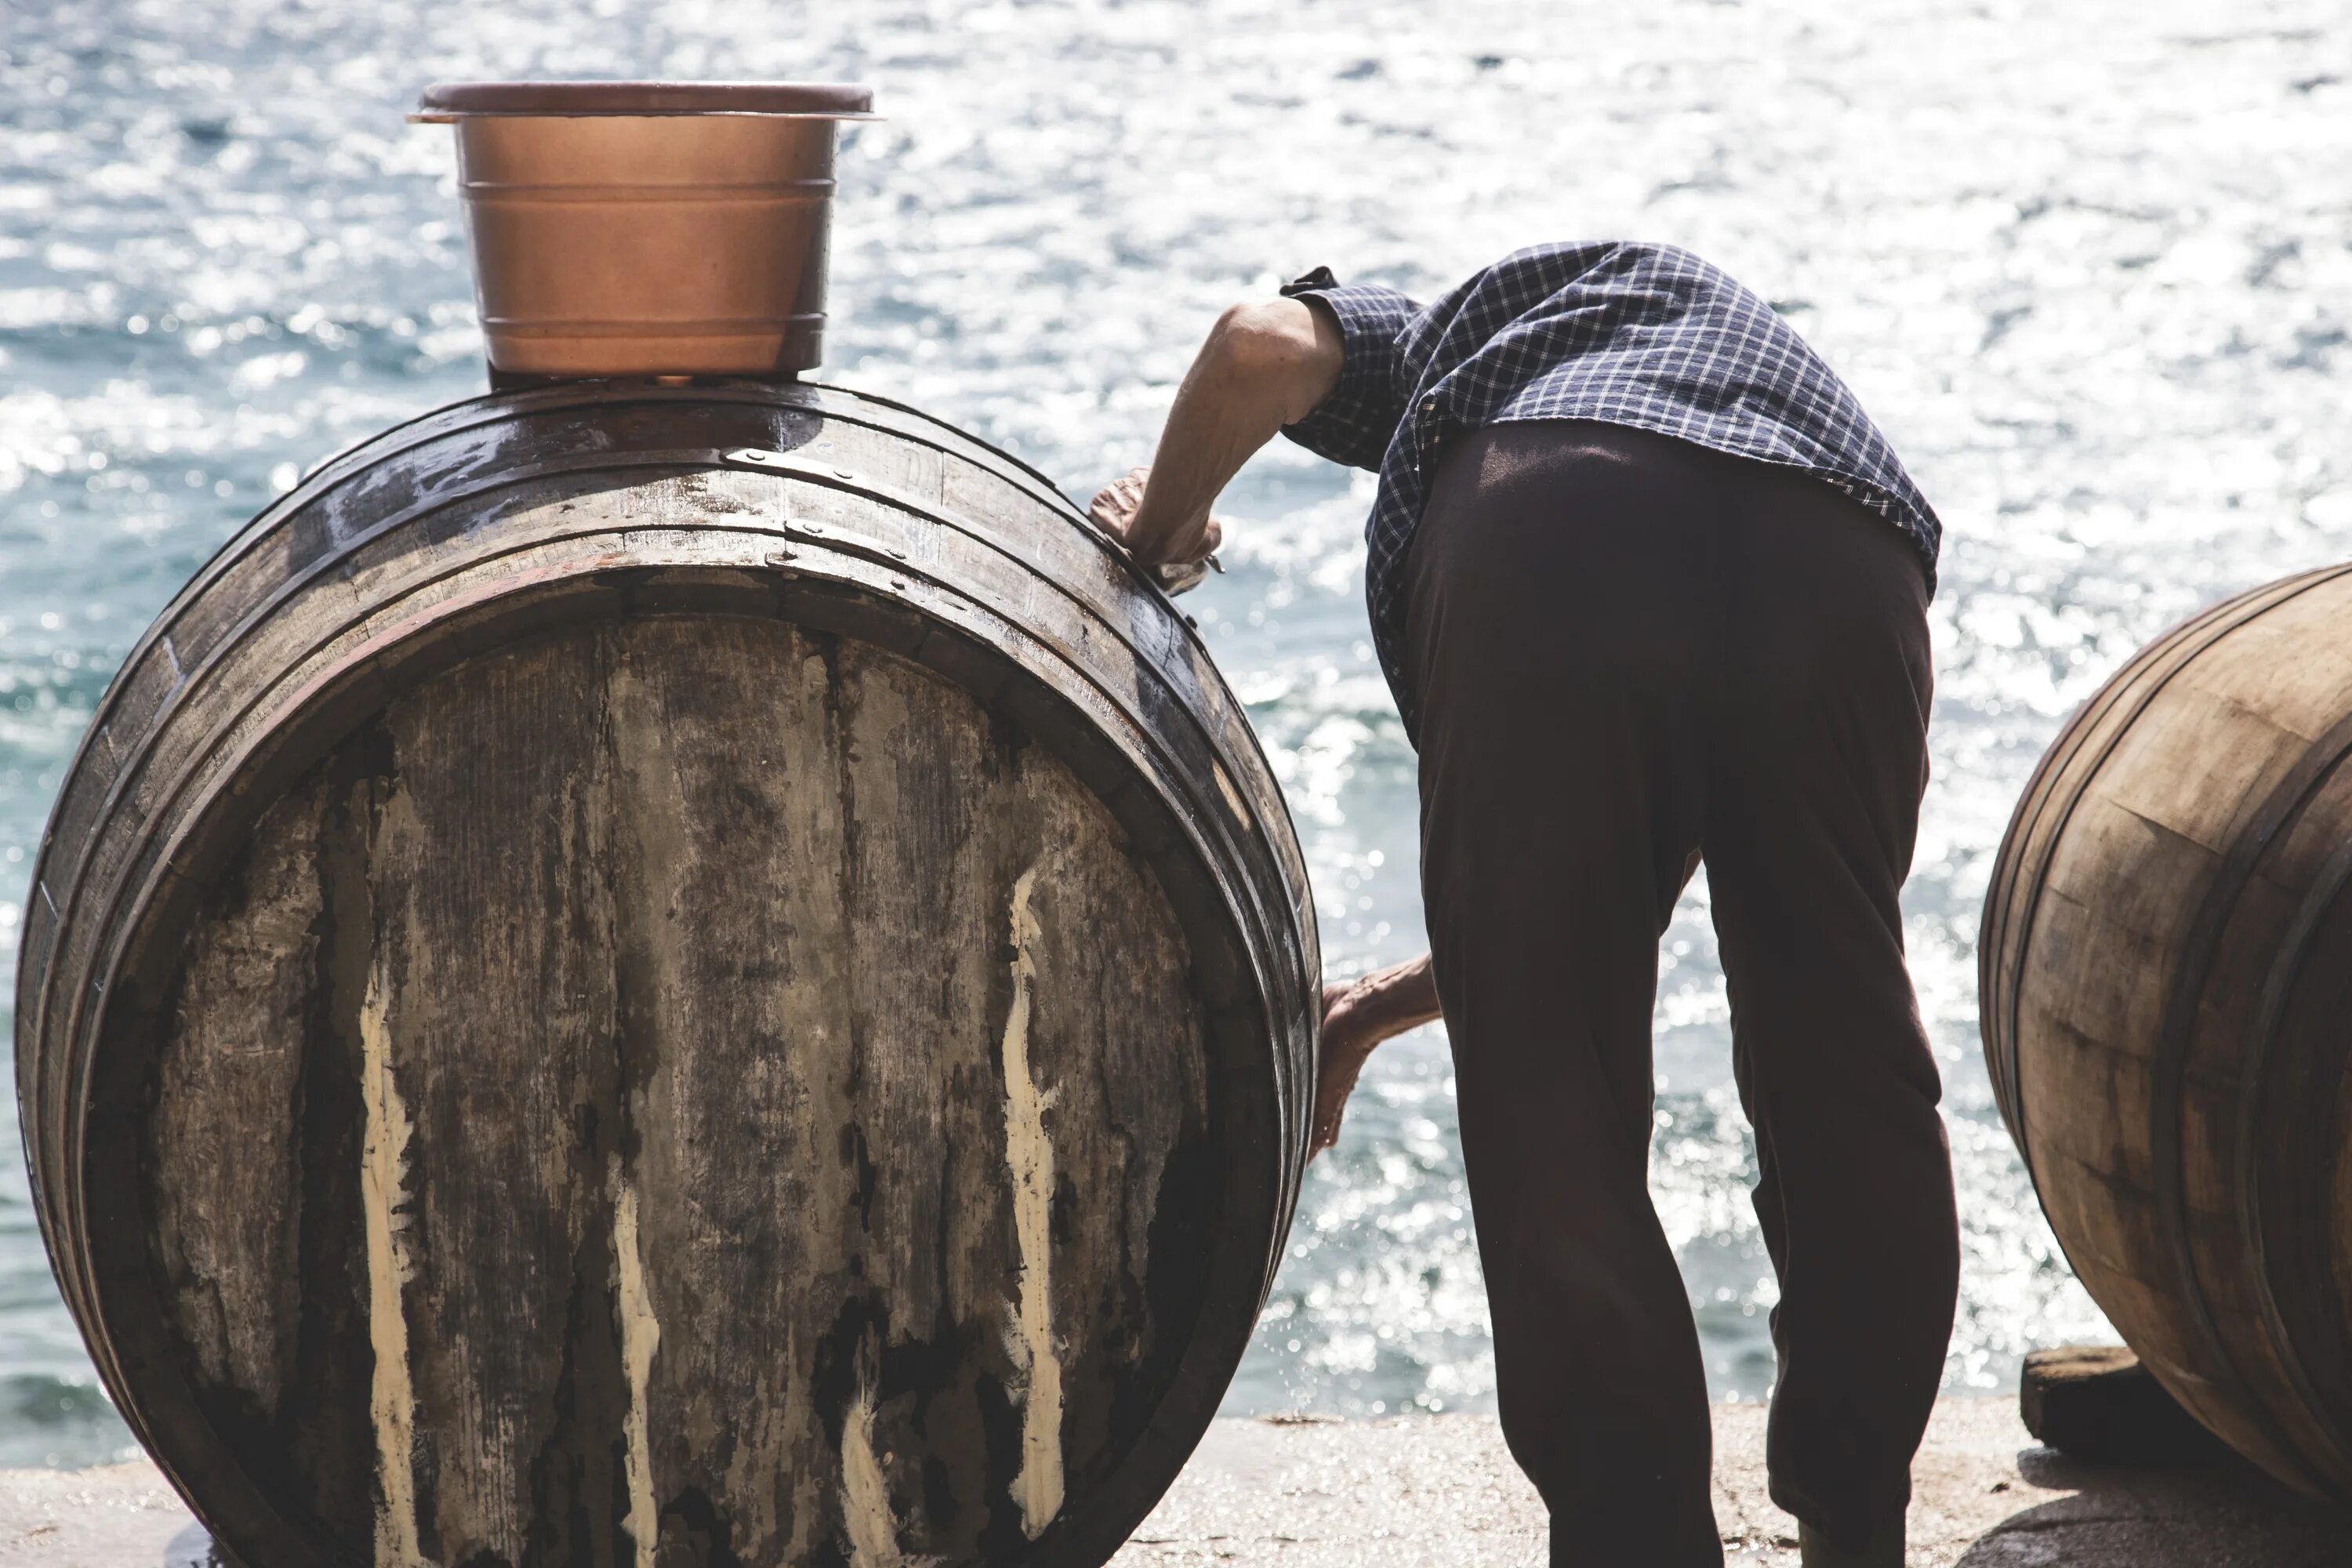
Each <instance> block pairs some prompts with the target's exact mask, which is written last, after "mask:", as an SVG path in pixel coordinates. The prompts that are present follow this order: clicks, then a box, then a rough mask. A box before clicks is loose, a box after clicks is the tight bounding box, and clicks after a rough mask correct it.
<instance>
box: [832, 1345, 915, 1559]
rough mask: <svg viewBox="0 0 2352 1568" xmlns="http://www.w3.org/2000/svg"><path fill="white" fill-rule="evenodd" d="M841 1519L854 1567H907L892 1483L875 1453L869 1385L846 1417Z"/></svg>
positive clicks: (843, 1424)
mask: <svg viewBox="0 0 2352 1568" xmlns="http://www.w3.org/2000/svg"><path fill="white" fill-rule="evenodd" d="M841 1522H842V1524H843V1526H844V1528H845V1529H846V1530H847V1531H849V1568H903V1563H902V1560H901V1558H900V1557H899V1555H898V1521H896V1520H894V1519H893V1518H892V1517H891V1515H890V1487H889V1483H888V1481H887V1480H886V1479H884V1478H883V1475H882V1462H881V1460H879V1459H877V1458H875V1457H874V1391H873V1390H872V1389H871V1388H868V1387H866V1386H865V1385H864V1384H860V1385H859V1387H858V1390H857V1397H856V1399H854V1400H852V1401H851V1402H850V1405H849V1408H848V1409H847V1410H845V1411H844V1412H843V1413H842V1417H841Z"/></svg>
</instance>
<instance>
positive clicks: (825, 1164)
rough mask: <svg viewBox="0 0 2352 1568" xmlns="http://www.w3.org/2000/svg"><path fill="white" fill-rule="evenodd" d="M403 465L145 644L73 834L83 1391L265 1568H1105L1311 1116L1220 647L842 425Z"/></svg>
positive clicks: (672, 405)
mask: <svg viewBox="0 0 2352 1568" xmlns="http://www.w3.org/2000/svg"><path fill="white" fill-rule="evenodd" d="M646 392H647V393H649V392H650V389H646ZM706 442H707V443H709V447H710V448H713V449H712V450H708V451H706V450H705V449H704V447H703V443H706ZM737 442H742V443H743V444H744V445H746V446H754V447H759V448H760V449H761V451H765V452H782V453H784V454H786V455H785V456H784V457H782V458H775V459H772V460H771V459H761V458H757V457H754V458H746V459H743V460H740V461H735V462H732V463H731V464H730V459H729V458H728V456H727V454H728V452H729V451H730V450H731V449H734V444H735V443H737ZM376 446H377V448H379V449H377V450H375V451H374V452H373V456H371V453H370V452H369V451H364V450H363V451H362V452H361V453H358V454H355V455H353V456H352V457H351V458H345V459H342V460H341V462H340V464H339V465H336V466H331V468H329V469H328V470H325V471H323V472H322V473H321V474H320V475H319V476H314V477H313V479H312V480H310V481H309V483H308V484H307V485H306V492H307V493H305V494H301V495H298V497H297V498H296V500H295V501H293V502H292V503H289V505H287V506H284V507H281V508H280V509H279V510H278V512H276V513H275V514H273V515H272V516H270V517H266V518H265V519H263V520H261V521H260V522H259V523H257V525H256V528H255V529H254V530H253V531H251V532H250V533H249V534H248V536H247V538H245V539H244V540H242V541H240V542H239V543H238V544H237V545H236V546H234V547H232V549H231V551H230V552H226V554H225V556H224V557H223V559H222V560H221V561H219V562H216V563H215V564H214V565H213V566H212V567H209V568H207V571H206V573H205V574H203V575H202V576H200V578H199V580H198V582H197V583H196V584H194V585H192V588H191V590H190V591H189V593H188V594H186V595H184V596H183V598H182V600H181V601H180V603H178V604H177V605H174V607H173V610H172V611H170V612H167V614H166V616H165V617H164V619H163V621H162V622H160V623H159V626H158V628H157V631H156V632H155V633H154V634H152V636H151V638H150V640H149V642H148V643H147V644H146V645H144V646H143V647H142V650H141V652H140V653H139V654H137V655H134V658H133V659H132V661H131V665H130V666H129V667H127V668H126V670H125V672H124V674H123V676H122V678H121V679H120V680H119V681H118V684H117V686H116V688H115V689H114V690H113V691H112V692H110V697H109V699H108V702H107V704H106V706H105V707H104V708H103V709H102V710H101V714H100V724H99V725H98V726H97V727H96V728H95V729H94V731H93V737H92V740H91V741H90V742H89V744H88V746H87V747H86V748H85V752H84V754H83V757H82V758H81V760H80V762H79V764H78V767H77V770H76V773H75V774H74V775H73V777H72V778H71V779H70V780H69V781H68V787H67V790H66V792H65V795H64V797H63V798H62V799H61V801H60V805H59V807H58V820H57V822H56V824H54V825H53V834H52V837H51V840H50V842H49V843H48V845H47V847H46V848H45V853H44V858H43V862H42V866H41V868H40V870H39V879H40V881H41V886H42V889H43V892H42V898H43V900H46V901H47V905H48V906H51V907H53V909H54V911H55V912H54V913H53V914H51V915H50V916H49V917H48V918H47V919H46V920H44V921H40V922H37V923H39V924H40V925H41V930H40V931H38V932H37V933H31V934H28V940H27V948H26V965H25V970H24V975H25V979H24V980H23V982H22V989H21V994H20V1007H19V1012H18V1018H19V1052H18V1056H19V1073H20V1087H21V1089H22V1090H23V1093H24V1098H25V1103H26V1107H27V1112H28V1123H29V1131H30V1132H31V1134H32V1137H31V1140H30V1142H31V1143H32V1146H33V1147H32V1158H33V1162H34V1166H35V1172H36V1179H37V1189H38V1192H39V1196H40V1198H41V1205H42V1215H43V1221H44V1224H45V1226H47V1229H48V1232H49V1235H50V1237H51V1238H52V1242H53V1245H55V1246H56V1247H57V1248H58V1257H59V1258H60V1259H61V1260H62V1261H63V1262H64V1263H65V1264H66V1265H67V1268H65V1270H64V1276H65V1284H66V1287H67V1291H68V1301H69V1303H70V1304H71V1305H72V1306H73V1307H74V1309H75V1310H76V1313H77V1315H78V1317H79V1320H80V1321H81V1322H82V1324H83V1327H84V1330H85V1332H86V1334H88V1335H89V1338H90V1341H91V1344H92V1349H93V1353H94V1355H95V1356H96V1357H97V1359H98V1360H99V1363H100V1369H101V1372H102V1373H104V1374H105V1375H106V1376H107V1379H108V1383H109V1386H110V1392H112V1393H113V1394H114V1396H115V1398H116V1400H117V1402H118V1404H119V1405H121V1407H122V1408H123V1409H124V1412H125V1414H126V1415H127V1416H128V1417H129V1418H130V1419H131V1421H132V1423H133V1425H134V1426H135V1427H136V1428H137V1429H138V1430H140V1432H141V1434H142V1437H144V1438H145V1439H146V1440H147V1441H148V1442H149V1444H150V1446H151V1448H152V1449H153V1450H154V1451H155V1452H156V1453H157V1455H158V1457H159V1458H161V1459H162V1460H163V1463H164V1464H165V1466H166V1468H168V1469H170V1470H171V1471H172V1473H173V1475H174V1477H175V1479H177V1480H178V1481H179V1482H180V1484H181V1485H182V1486H183V1488H184V1489H186V1490H187V1491H188V1493H189V1494H190V1495H191V1497H192V1498H193V1499H194V1501H195V1502H196V1504H197V1506H198V1508H199V1510H200V1511H201V1512H203V1513H204V1514H205V1517H206V1520H207V1522H208V1523H210V1524H211V1525H212V1526H213V1527H214V1529H215V1531H216V1533H218V1534H219V1535H220V1536H221V1537H222V1538H223V1540H224V1541H225V1542H227V1543H229V1544H230V1545H231V1546H233V1547H235V1548H236V1549H238V1550H239V1551H241V1552H243V1553H244V1554H245V1555H246V1556H247V1558H248V1559H249V1560H251V1561H252V1562H253V1563H254V1565H255V1568H273V1565H274V1564H276V1563H281V1562H284V1563H293V1562H298V1561H299V1562H317V1561H330V1560H341V1561H350V1562H373V1563H428V1562H429V1563H443V1564H450V1565H455V1564H459V1563H466V1564H477V1565H481V1568H488V1565H489V1564H495V1563H505V1564H515V1565H520V1564H524V1563H634V1564H639V1565H644V1568H651V1565H652V1564H655V1563H656V1562H658V1563H661V1564H663V1565H664V1568H672V1565H684V1564H690V1563H710V1564H721V1563H734V1564H754V1563H778V1564H783V1563H793V1564H797V1563H811V1564H817V1563H846V1564H857V1565H860V1568H864V1565H869V1564H882V1563H900V1562H902V1561H903V1562H908V1563H912V1562H919V1561H935V1562H940V1563H976V1562H990V1563H1013V1562H1023V1563H1028V1562H1035V1563H1096V1562H1099V1561H1101V1560H1102V1559H1103V1558H1104V1557H1105V1556H1107V1555H1108V1553H1109V1552H1111V1551H1112V1550H1113V1549H1114V1548H1115V1547H1116V1545H1117V1543H1118V1540H1119V1539H1121V1538H1122V1537H1123V1536H1124V1534H1125V1532H1126V1531H1127V1530H1128V1529H1129V1528H1130V1527H1131V1526H1132V1524H1133V1522H1134V1521H1135V1520H1136V1519H1138V1518H1140V1517H1141V1515H1142V1513H1143V1512H1144V1511H1145V1510H1148V1509H1149V1507H1150V1504H1151V1502H1152V1500H1154V1499H1155V1498H1156V1497H1157V1496H1158V1494H1159V1492H1160V1489H1163V1488H1164V1487H1165V1486H1166V1484H1167V1483H1168V1482H1169V1480H1171V1479H1172V1478H1173V1476H1174V1473H1175V1471H1176V1469H1177V1468H1178V1467H1179V1466H1180V1465H1181V1460H1182V1458H1183V1455H1184V1453H1185V1452H1186V1451H1188V1450H1189V1448H1190V1447H1191V1445H1192V1442H1193V1441H1194V1440H1195V1439H1196V1438H1197V1436H1199V1433H1200V1431H1201V1430H1202V1428H1203V1427H1204V1426H1205V1424H1206V1422H1207V1421H1208V1419H1209V1417H1210V1415H1212V1414H1213V1409H1214V1406H1215V1402H1216V1398H1217V1395H1218V1394H1219V1393H1220V1391H1221V1390H1222V1386H1223V1382H1224V1380H1225V1378H1226V1377H1227V1376H1229V1375H1230V1372H1231V1369H1232V1366H1233V1363H1234V1361H1235V1360H1236V1359H1237V1358H1238V1356H1239V1354H1240V1352H1241V1350H1242V1349H1243V1347H1244V1343H1245V1342H1246V1337H1247V1334H1248V1331H1249V1328H1250V1325H1251V1322H1252V1320H1253V1319H1254V1316H1255V1309H1256V1307H1257V1305H1258V1302H1259V1301H1260V1300H1262V1297H1263V1292H1264V1289H1265V1285H1266V1282H1267V1279H1268V1278H1269V1277H1270V1272H1271V1268H1272V1265H1273V1262H1274V1260H1275V1258H1276V1257H1277V1256H1278V1253H1279V1247H1280V1245H1281V1234H1282V1230H1283V1226H1284V1224H1285V1222H1286V1215H1287V1213H1288V1205H1289V1203H1290V1200H1291V1195H1292V1194H1293V1193H1294V1192H1295V1188H1296V1182H1297V1175H1298V1169H1299V1165H1300V1163H1301V1152H1302V1151H1301V1134H1302V1130H1303V1112H1304V1106H1303V1105H1302V1104H1300V1103H1299V1102H1298V1096H1297V1087H1298V1086H1301V1085H1304V1084H1306V1083H1311V1082H1312V1080H1313V1074H1312V1065H1313V1063H1312V1040H1313V1037H1312V1027H1313V1024H1312V1008H1311V998H1312V994H1313V977H1314V974H1315V966H1316V963H1317V960H1316V958H1315V954H1314V948H1313V931H1312V917H1311V913H1310V912H1309V910H1308V906H1307V894H1306V888H1305V882H1304V875H1303V869H1302V868H1301V867H1300V862H1299V859H1298V856H1297V845H1296V842H1295V840H1294V839H1293V838H1292V837H1291V834H1290V830H1289V825H1288V822H1287V820H1286V817H1285V816H1284V815H1283V813H1282V808H1281V804H1280V799H1279V796H1278V795H1277V794H1276V792H1275V790H1274V787H1273V784H1272V781H1271V778H1270V776H1269V775H1268V774H1267V773H1266V772H1265V764H1264V761H1263V758H1262V757H1261V756H1260V755H1259V754H1258V753H1257V752H1256V749H1255V742H1253V741H1252V740H1251V739H1250V737H1249V735H1248V731H1247V728H1246V725H1245V723H1244V721H1243V720H1242V718H1241V716H1240V712H1239V709H1238V706H1237V705H1236V704H1234V701H1233V700H1232V698H1231V696H1230V695H1229V694H1228V693H1226V692H1225V690H1224V688H1223V684H1222V682H1221V681H1219V680H1218V679H1217V677H1216V675H1215V672H1214V671H1213V668H1211V667H1210V666H1209V665H1208V664H1207V662H1206V659H1205V658H1203V657H1202V656H1201V654H1200V651H1199V647H1198V644H1197V642H1196V641H1194V640H1193V639H1192V637H1190V636H1189V633H1188V631H1187V629H1186V628H1185V627H1184V626H1182V624H1181V617H1179V616H1176V615H1175V614H1174V612H1173V611H1172V609H1171V608H1170V607H1169V606H1168V605H1167V604H1166V601H1165V600H1164V599H1161V598H1159V597H1158V596H1157V595H1152V594H1151V593H1150V592H1149V591H1147V590H1145V589H1142V588H1141V587H1139V585H1138V584H1137V583H1136V581H1135V580H1134V579H1133V577H1132V575H1131V574H1130V573H1129V569H1128V568H1127V567H1126V565H1125V564H1124V563H1122V562H1120V561H1119V560H1118V559H1117V558H1116V556H1115V554H1114V553H1113V552H1109V551H1108V550H1107V549H1106V548H1105V547H1104V546H1103V545H1102V544H1101V543H1100V542H1099V541H1097V540H1095V539H1094V538H1092V537H1091V536H1090V535H1089V534H1088V533H1087V531H1086V529H1087V525H1086V524H1085V523H1084V522H1083V521H1082V520H1080V519H1079V518H1078V517H1077V516H1076V513H1075V512H1074V511H1073V510H1072V509H1070V508H1069V507H1068V505H1067V503H1066V502H1064V501H1061V500H1059V499H1058V498H1053V497H1050V496H1049V495H1048V494H1047V493H1045V492H1044V490H1043V487H1042V486H1040V485H1038V484H1037V483H1036V481H1034V479H1031V478H1029V477H1027V476H1025V475H1023V474H1022V473H1020V472H1019V470H1017V468H1013V466H1012V465H1010V464H1009V463H1007V462H1006V461H1004V460H1003V459H1001V458H993V457H992V456H991V455H989V454H986V453H985V450H984V449H982V448H977V447H975V446H974V444H972V443H970V442H969V440H968V439H967V438H963V437H957V436H955V435H954V433H952V432H948V431H944V430H942V429H940V427H937V426H930V425H929V422H927V421H922V420H920V419H919V416H911V415H908V414H906V413H905V412H904V411H899V410H894V409H892V408H890V407H888V406H887V405H870V404H868V403H866V402H865V401H863V400H857V401H853V400H850V399H847V398H846V397H845V395H842V394H839V393H835V392H830V391H826V390H824V389H814V388H789V389H773V388H757V389H752V388H741V389H730V390H729V391H728V393H727V395H726V396H724V397H718V396H717V395H704V396H703V397H701V398H699V399H698V398H697V397H695V396H692V395H673V396H664V395H633V394H618V393H614V392H611V391H605V392H601V393H600V392H596V391H593V390H590V391H583V390H582V389H571V390H570V391H568V392H558V393H540V394H529V395H512V396H508V397H504V398H497V399H488V400H483V401H482V402H480V403H478V404H476V405H465V406H464V407H463V408H461V409H459V410H452V411H447V412H446V413H445V414H444V415H441V416H434V418H433V419H431V420H427V421H425V422H423V423H422V424H421V425H420V426H413V427H409V428H407V429H404V430H403V431H396V432H394V433H391V434H390V435H388V436H387V437H383V438H382V440H380V441H379V442H378V443H377V444H376ZM583 452H585V453H586V454H587V456H585V457H583V456H582V453H583ZM763 462H764V463H765V465H766V466H764V467H763V466H762V464H763ZM159 660H160V661H162V662H163V663H164V664H167V665H172V666H174V667H176V668H177V671H178V673H177V675H176V677H175V679H173V680H171V681H169V682H165V681H162V680H158V679H153V678H152V675H151V673H150V672H151V671H152V668H153V667H154V666H155V665H156V663H157V662H158V661H159Z"/></svg>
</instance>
